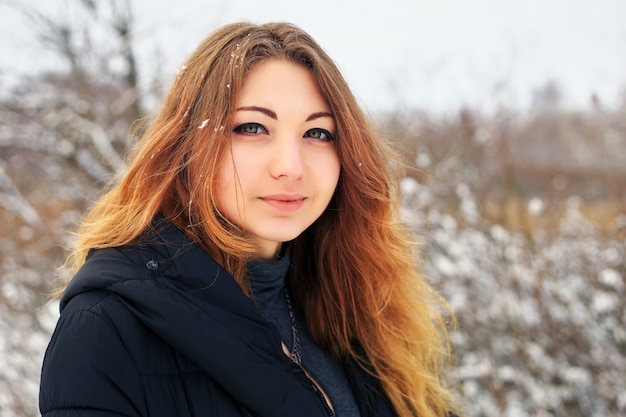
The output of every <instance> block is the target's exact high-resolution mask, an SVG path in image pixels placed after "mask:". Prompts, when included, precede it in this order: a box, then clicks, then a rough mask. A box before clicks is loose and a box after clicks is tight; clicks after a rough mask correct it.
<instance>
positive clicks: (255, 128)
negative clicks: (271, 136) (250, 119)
mask: <svg viewBox="0 0 626 417" xmlns="http://www.w3.org/2000/svg"><path fill="white" fill-rule="evenodd" d="M233 132H235V133H241V134H243V135H258V134H261V133H264V134H267V129H266V128H264V127H263V126H262V125H260V124H258V123H244V124H241V125H239V126H237V127H235V128H234V129H233Z"/></svg>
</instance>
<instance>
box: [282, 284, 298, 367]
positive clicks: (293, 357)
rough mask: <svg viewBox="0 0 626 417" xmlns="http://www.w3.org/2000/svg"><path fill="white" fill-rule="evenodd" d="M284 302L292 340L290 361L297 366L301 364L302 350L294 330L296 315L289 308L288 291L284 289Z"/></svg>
mask: <svg viewBox="0 0 626 417" xmlns="http://www.w3.org/2000/svg"><path fill="white" fill-rule="evenodd" d="M285 300H286V301H287V309H288V310H289V318H290V319H291V336H292V339H293V346H292V348H291V352H290V353H291V360H292V361H294V362H295V363H297V364H298V365H301V364H302V349H301V348H300V339H299V338H298V330H297V329H296V315H295V314H294V312H293V307H292V306H291V297H289V290H287V287H285Z"/></svg>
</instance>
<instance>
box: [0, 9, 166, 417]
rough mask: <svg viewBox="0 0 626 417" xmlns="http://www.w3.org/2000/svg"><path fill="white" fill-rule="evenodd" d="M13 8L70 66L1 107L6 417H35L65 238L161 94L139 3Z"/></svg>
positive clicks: (0, 300)
mask: <svg viewBox="0 0 626 417" xmlns="http://www.w3.org/2000/svg"><path fill="white" fill-rule="evenodd" d="M3 6H6V7H12V8H14V10H18V11H19V12H20V13H21V15H22V16H24V17H25V18H26V19H27V21H28V22H29V26H30V27H31V28H32V30H33V31H34V32H35V35H36V36H35V39H36V40H37V45H38V48H39V50H40V51H42V53H44V52H45V53H48V54H50V56H51V58H52V60H53V61H54V62H55V63H56V64H58V65H56V66H54V67H51V68H49V69H47V70H45V71H42V72H40V73H36V74H30V75H23V76H21V77H20V78H19V80H18V82H17V84H16V85H15V86H13V87H11V89H10V91H8V92H6V93H5V95H4V96H3V97H1V98H0V120H2V121H3V123H2V126H1V127H0V157H1V159H0V248H1V249H2V250H1V251H0V314H1V315H2V317H3V319H2V321H0V333H2V334H3V337H2V342H0V357H1V358H3V360H4V362H3V363H5V365H4V366H2V367H0V392H1V393H2V394H0V417H4V416H7V417H8V416H14V415H20V416H35V415H38V412H37V407H36V404H37V401H36V396H37V391H38V381H39V371H40V366H41V359H42V354H43V352H42V349H43V348H45V346H46V341H47V339H48V338H49V335H50V332H51V330H52V326H53V325H54V322H55V321H56V315H55V310H56V306H55V305H54V304H47V302H48V297H47V294H48V293H49V292H50V290H51V288H52V286H53V282H54V280H53V278H54V275H55V273H54V271H55V268H56V267H58V266H59V265H60V264H61V262H62V258H63V248H62V246H64V245H66V244H67V243H68V241H67V239H68V234H67V233H66V232H65V230H67V229H71V228H72V226H73V225H74V224H75V223H76V222H77V221H78V218H79V216H80V213H82V212H83V211H84V210H85V209H86V208H87V206H88V205H89V200H90V199H92V198H93V197H94V196H95V195H96V194H97V192H98V186H102V185H104V184H105V183H107V182H108V181H109V180H110V179H111V178H113V177H115V176H117V175H119V174H121V173H122V172H124V170H125V168H126V167H125V164H124V159H123V155H124V153H125V152H126V150H127V149H128V147H129V145H130V144H131V143H132V141H133V140H134V139H133V138H132V137H129V132H130V131H131V127H132V126H133V124H134V123H136V121H137V120H139V119H141V118H142V117H143V116H144V114H145V111H146V109H145V106H144V104H143V102H142V100H143V99H145V98H147V97H148V96H149V95H150V94H157V95H158V91H147V90H146V88H142V86H141V83H140V81H141V79H142V75H141V74H140V71H139V69H138V66H137V59H136V54H135V49H134V46H135V40H134V37H133V34H134V29H135V20H134V16H133V13H132V7H131V6H132V5H131V1H130V0H107V1H95V0H68V1H67V2H66V3H65V5H64V6H65V7H64V8H63V10H59V13H58V14H57V15H55V16H52V15H50V14H44V13H42V12H39V11H37V10H35V9H33V8H28V7H27V6H23V5H20V4H18V3H17V2H9V3H7V2H5V3H4V4H3ZM153 68H154V67H153ZM0 70H1V68H0ZM157 70H158V68H157ZM155 74H157V73H156V72H155ZM154 77H156V76H154ZM153 81H157V82H156V83H152V84H151V83H146V84H147V85H156V86H159V85H160V82H159V80H157V79H156V78H154V79H153ZM6 335H9V336H6Z"/></svg>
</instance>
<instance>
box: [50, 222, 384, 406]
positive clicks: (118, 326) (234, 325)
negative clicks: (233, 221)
mask: <svg viewBox="0 0 626 417" xmlns="http://www.w3.org/2000/svg"><path fill="white" fill-rule="evenodd" d="M344 365H345V370H346V374H347V376H348V379H349V381H350V383H351V386H352V389H353V391H354V395H355V398H356V400H357V403H358V405H359V409H360V412H361V415H362V417H370V416H372V417H373V416H378V417H392V416H395V413H394V412H393V411H392V408H391V407H390V405H389V402H388V401H387V400H386V399H385V397H384V395H381V393H380V389H379V386H378V384H377V383H376V381H375V380H374V379H373V378H371V377H370V376H369V375H368V374H367V373H366V372H364V371H363V370H361V369H360V368H359V367H358V366H356V365H355V364H354V363H353V362H347V363H345V364H344ZM39 406H40V410H41V413H42V415H43V416H44V417H62V416H67V417H75V416H94V417H95V416H102V417H105V416H106V417H111V416H128V417H131V416H132V417H139V416H141V417H148V416H149V417H185V416H195V417H231V416H233V417H236V416H268V417H269V416H275V417H287V416H297V417H308V416H310V417H313V416H315V417H323V416H329V415H332V411H331V410H330V409H329V408H328V405H327V404H326V402H325V401H324V399H323V396H322V395H321V393H320V392H319V391H318V390H317V388H316V386H315V384H314V383H313V382H312V381H311V380H310V379H309V378H308V377H307V376H306V374H305V373H304V372H303V371H302V369H301V368H300V367H299V366H297V365H295V364H294V363H293V362H292V361H291V360H290V359H289V358H287V356H285V354H284V353H283V351H282V348H281V340H280V336H279V334H278V332H277V331H276V329H275V327H274V326H273V325H272V324H271V323H269V322H267V321H265V320H264V319H263V318H262V317H261V316H260V315H259V313H258V312H257V310H256V307H255V306H254V304H253V302H252V301H251V300H249V299H248V298H247V297H246V296H245V294H244V293H243V291H242V290H241V289H240V287H239V286H238V284H237V283H236V282H235V281H234V279H233V278H232V277H231V276H230V275H229V274H228V273H227V272H226V271H225V270H224V269H223V268H221V267H220V266H219V265H218V264H217V263H216V262H215V261H213V259H212V258H211V257H209V256H208V255H207V254H206V252H204V251H203V250H202V249H200V248H199V247H198V246H197V245H195V244H193V243H192V242H191V241H190V240H189V239H188V237H187V236H186V235H185V234H184V233H182V232H181V231H180V230H179V229H177V228H176V227H174V226H173V225H172V224H170V223H169V222H167V221H165V220H161V221H160V223H159V225H157V226H155V227H153V233H151V237H150V238H149V239H145V241H144V243H138V244H137V245H134V246H129V247H121V248H111V249H101V250H95V251H92V252H91V253H90V255H89V256H88V259H87V261H86V262H85V264H84V266H83V267H82V268H81V270H80V271H79V272H78V274H77V275H76V277H75V278H74V279H73V280H72V282H71V283H70V285H69V286H68V288H67V290H66V292H65V294H64V295H63V297H62V299H61V316H60V318H59V322H58V324H57V327H56V329H55V332H54V334H53V336H52V339H51V341H50V344H49V346H48V349H47V351H46V355H45V358H44V363H43V369H42V375H41V386H40V396H39Z"/></svg>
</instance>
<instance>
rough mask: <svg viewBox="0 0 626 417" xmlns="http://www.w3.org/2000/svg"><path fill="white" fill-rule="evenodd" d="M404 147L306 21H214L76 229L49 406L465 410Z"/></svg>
mask: <svg viewBox="0 0 626 417" xmlns="http://www.w3.org/2000/svg"><path fill="white" fill-rule="evenodd" d="M391 156H392V153H391V152H390V150H389V149H388V148H387V147H386V146H385V145H384V144H383V142H382V141H381V140H380V139H379V138H378V137H377V136H376V135H375V134H374V133H373V131H372V129H371V128H370V127H369V125H368V122H367V120H366V118H365V116H364V115H363V113H362V111H361V110H360V109H359V107H358V105H357V103H356V101H355V99H354V97H353V95H352V94H351V92H350V90H349V89H348V87H347V85H346V83H345V81H344V79H343V78H342V76H341V74H340V72H339V71H338V69H337V68H336V66H335V65H334V63H333V62H332V61H331V59H330V58H329V57H328V56H327V55H326V53H325V52H324V51H323V50H322V49H321V48H320V47H319V46H318V45H317V44H316V43H315V42H314V40H313V39H311V38H310V37H309V36H308V35H307V34H306V33H304V32H303V31H302V30H300V29H299V28H297V27H295V26H293V25H290V24H284V23H272V24H265V25H253V24H247V23H241V24H231V25H227V26H225V27H223V28H221V29H219V30H217V31H216V32H215V33H213V34H212V35H211V36H209V37H208V38H207V39H206V40H205V41H204V42H203V43H202V44H201V45H200V46H199V48H198V49H197V50H196V51H195V52H194V53H193V54H192V56H191V57H190V58H189V60H188V61H187V63H186V64H185V65H184V66H183V67H182V68H181V71H180V72H179V75H178V76H177V79H176V80H175V82H174V84H173V86H172V87H171V90H170V92H169V95H168V96H167V98H166V99H165V102H164V104H163V107H162V109H161V111H160V112H159V114H158V115H157V117H156V118H155V120H154V121H153V122H152V124H151V126H150V127H149V129H148V130H147V131H146V132H145V134H144V136H143V138H142V140H141V141H140V143H139V144H138V146H137V149H136V151H135V153H134V155H133V157H132V159H131V162H130V166H129V169H128V172H127V173H126V174H125V175H124V176H123V178H121V179H120V180H119V181H118V182H117V183H116V184H115V185H113V186H112V187H111V188H110V190H109V191H108V192H107V193H106V194H105V195H104V196H103V197H102V198H101V199H100V200H99V201H98V202H97V203H96V204H95V206H94V207H93V208H92V209H91V211H90V212H89V213H88V214H87V215H86V217H85V219H84V221H83V223H82V224H81V226H80V228H79V230H78V235H77V240H76V242H75V246H74V250H73V252H72V254H71V256H70V257H69V258H68V261H67V265H66V266H67V267H68V268H69V269H70V271H71V275H72V276H73V277H72V278H71V280H68V283H67V285H66V287H65V288H63V295H62V298H61V304H60V305H61V317H60V319H59V322H58V325H57V328H56V330H55V332H54V335H53V336H52V340H51V341H50V345H49V347H48V350H47V352H46V356H45V359H44V364H43V371H42V379H41V390H40V409H41V412H42V414H43V416H50V417H51V416H55V417H61V416H78V415H80V416H114V415H119V416H142V417H148V416H150V417H154V416H168V417H171V416H207V417H208V416H215V417H218V416H281V417H284V416H305V417H306V416H332V415H337V416H339V417H348V416H361V417H369V416H407V417H408V416H420V417H433V416H444V415H450V414H451V413H452V412H453V408H454V407H453V405H452V400H451V396H450V394H449V392H448V391H447V390H446V389H445V388H444V387H443V385H442V383H441V381H440V378H439V373H440V371H441V367H442V365H443V364H444V362H445V360H446V358H447V356H448V343H447V334H446V329H445V325H444V322H443V319H442V317H441V315H440V310H441V307H443V306H445V303H443V302H442V301H441V300H440V298H439V297H438V296H437V295H436V294H435V293H434V292H433V291H432V289H431V288H430V287H429V286H428V284H427V283H426V281H425V280H424V279H423V278H422V277H421V275H420V274H419V272H418V271H417V270H416V267H415V265H416V264H417V260H416V259H415V256H414V248H413V246H412V245H411V243H410V241H409V239H408V234H407V232H406V231H405V229H404V227H403V226H402V224H401V223H400V222H399V221H398V216H397V197H398V191H397V190H396V189H395V188H394V186H395V182H394V176H393V175H392V167H393V166H394V161H393V159H392V158H391Z"/></svg>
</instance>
